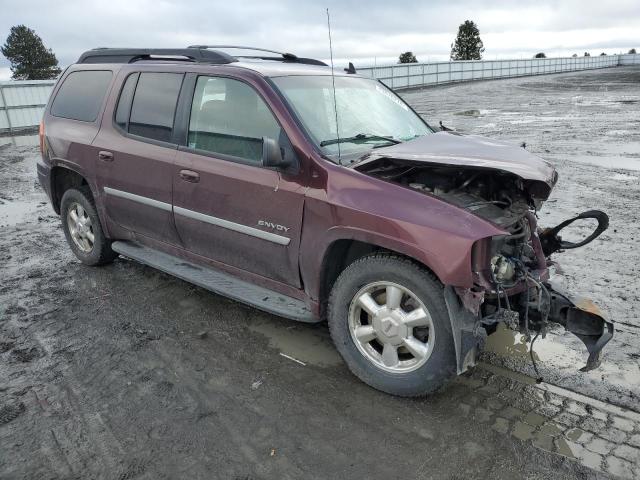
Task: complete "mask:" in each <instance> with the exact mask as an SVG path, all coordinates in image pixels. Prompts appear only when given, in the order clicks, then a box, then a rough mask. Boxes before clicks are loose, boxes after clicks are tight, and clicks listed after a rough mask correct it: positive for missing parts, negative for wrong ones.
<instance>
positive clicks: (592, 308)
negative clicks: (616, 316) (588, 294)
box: [549, 284, 614, 372]
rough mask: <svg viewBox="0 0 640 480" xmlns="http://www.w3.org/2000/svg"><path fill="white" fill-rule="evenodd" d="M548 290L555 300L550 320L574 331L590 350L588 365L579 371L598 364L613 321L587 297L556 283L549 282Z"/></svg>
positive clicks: (612, 329) (552, 303)
mask: <svg viewBox="0 0 640 480" xmlns="http://www.w3.org/2000/svg"><path fill="white" fill-rule="evenodd" d="M549 292H550V293H551V299H552V301H551V309H550V310H549V321H551V322H555V323H559V324H560V325H562V326H563V327H564V328H565V329H567V331H569V332H571V333H573V334H574V335H575V336H576V337H578V338H579V339H580V340H582V343H584V344H585V346H586V347H587V351H588V352H589V358H588V359H587V364H586V365H585V366H584V367H582V368H581V369H580V370H581V371H582V372H588V371H589V370H593V369H594V368H597V367H599V366H600V354H601V353H602V349H603V348H604V346H605V345H606V344H607V343H609V340H611V339H612V338H613V332H614V327H613V322H611V321H609V320H607V319H606V318H605V316H604V314H603V313H602V312H601V311H600V309H599V308H598V306H597V305H596V304H595V303H593V301H592V300H590V299H588V298H585V297H579V296H574V295H571V294H568V293H564V292H561V291H560V289H559V288H558V287H556V286H555V285H553V284H550V285H549Z"/></svg>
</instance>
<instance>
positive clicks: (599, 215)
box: [540, 210, 609, 257]
mask: <svg viewBox="0 0 640 480" xmlns="http://www.w3.org/2000/svg"><path fill="white" fill-rule="evenodd" d="M586 218H593V219H595V220H597V221H598V226H597V227H596V229H595V230H594V231H593V233H592V234H591V235H589V236H588V237H587V238H585V239H584V240H582V241H580V242H577V243H572V242H567V241H565V240H562V237H561V236H560V235H559V233H560V231H561V230H562V229H563V228H565V227H567V226H569V225H571V224H572V223H573V222H575V221H576V220H582V219H586ZM608 227H609V216H608V215H607V214H606V213H604V212H601V211H600V210H588V211H586V212H582V213H581V214H580V215H578V216H576V217H573V218H570V219H569V220H565V221H564V222H562V223H560V224H559V225H556V226H555V227H553V228H546V229H544V230H543V231H542V232H541V233H540V244H541V245H542V252H543V253H544V256H545V257H548V256H549V255H551V254H552V253H554V252H557V251H559V250H570V249H572V248H578V247H582V246H583V245H586V244H587V243H591V242H592V241H593V240H595V239H596V238H598V237H599V236H600V234H601V233H602V232H604V231H605V230H606V229H607V228H608Z"/></svg>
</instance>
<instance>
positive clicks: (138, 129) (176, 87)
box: [123, 73, 183, 142]
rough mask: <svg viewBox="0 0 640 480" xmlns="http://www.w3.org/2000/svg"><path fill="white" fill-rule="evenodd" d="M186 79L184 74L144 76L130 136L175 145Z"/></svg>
mask: <svg viewBox="0 0 640 480" xmlns="http://www.w3.org/2000/svg"><path fill="white" fill-rule="evenodd" d="M182 77H183V75H182V74H181V73H141V74H140V79H139V80H138V85H137V87H136V91H135V94H134V96H133V104H132V105H131V116H130V117H129V133H132V134H134V135H140V136H141V137H146V138H151V139H154V140H160V141H163V142H170V141H171V132H172V129H173V117H174V115H175V112H176V104H177V102H178V94H179V93H180V86H181V85H182ZM130 78H131V77H130ZM126 87H127V85H126V84H125V86H124V88H126ZM123 93H124V92H123Z"/></svg>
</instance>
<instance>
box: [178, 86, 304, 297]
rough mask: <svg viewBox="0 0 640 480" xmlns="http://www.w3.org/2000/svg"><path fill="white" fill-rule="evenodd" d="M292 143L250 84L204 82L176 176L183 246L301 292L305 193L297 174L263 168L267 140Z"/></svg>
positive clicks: (197, 91)
mask: <svg viewBox="0 0 640 480" xmlns="http://www.w3.org/2000/svg"><path fill="white" fill-rule="evenodd" d="M263 137H269V138H274V139H276V140H279V143H280V145H281V147H282V148H283V150H285V154H289V155H293V150H292V149H290V146H289V143H288V139H287V137H286V135H285V134H284V131H283V130H282V128H281V127H280V125H279V123H278V121H277V120H276V118H275V117H274V115H273V113H272V112H271V110H270V109H269V107H268V106H267V104H266V103H265V102H264V100H263V99H262V98H261V97H260V95H259V94H258V93H257V92H256V91H255V90H254V89H253V88H252V87H251V86H249V85H248V84H247V83H244V82H241V81H239V80H235V79H231V78H227V77H214V76H199V77H198V78H197V80H196V81H195V91H194V95H193V103H192V106H191V114H190V118H189V126H188V140H187V141H188V143H187V146H186V147H181V148H180V149H179V151H178V154H177V158H176V166H175V171H174V175H173V205H174V218H175V225H176V228H177V230H178V233H179V235H180V238H181V239H182V242H183V245H184V246H185V248H186V249H187V250H189V251H191V252H193V253H196V254H198V255H201V256H203V257H206V258H208V259H211V260H214V261H216V262H220V263H222V264H225V265H228V266H231V267H236V268H239V269H241V270H244V271H247V272H251V273H254V274H257V275H260V276H263V277H267V278H269V279H272V280H276V281H278V282H281V283H284V284H287V285H290V286H294V287H300V285H301V283H300V275H299V272H298V249H299V244H300V229H301V225H302V209H303V204H304V194H305V187H304V182H303V179H302V178H301V174H300V173H293V174H291V173H290V174H287V173H285V172H281V171H277V170H274V169H267V168H263V167H262V164H261V159H262V138H263Z"/></svg>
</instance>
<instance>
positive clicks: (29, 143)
mask: <svg viewBox="0 0 640 480" xmlns="http://www.w3.org/2000/svg"><path fill="white" fill-rule="evenodd" d="M39 144H40V140H39V138H38V135H33V134H32V135H16V136H13V137H10V136H7V137H4V136H0V145H14V146H16V147H37V146H38V145H39Z"/></svg>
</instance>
